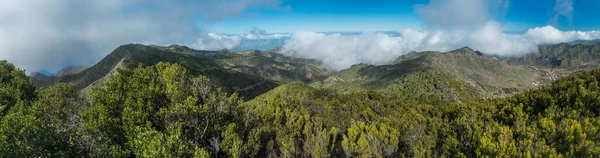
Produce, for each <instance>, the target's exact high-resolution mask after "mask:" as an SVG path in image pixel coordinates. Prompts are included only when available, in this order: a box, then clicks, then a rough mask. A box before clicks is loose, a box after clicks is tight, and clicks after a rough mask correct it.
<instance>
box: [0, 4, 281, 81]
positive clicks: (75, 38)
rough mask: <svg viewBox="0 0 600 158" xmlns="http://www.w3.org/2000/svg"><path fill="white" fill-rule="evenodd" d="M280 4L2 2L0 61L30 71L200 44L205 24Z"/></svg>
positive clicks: (54, 70) (275, 6) (0, 5)
mask: <svg viewBox="0 0 600 158" xmlns="http://www.w3.org/2000/svg"><path fill="white" fill-rule="evenodd" d="M280 4H281V1H280V0H206V1H187V0H177V1H162V0H144V1H140V0H100V1H79V0H43V1H38V0H0V19H2V20H1V21H0V59H4V60H9V61H11V62H13V63H14V64H15V65H17V66H18V67H21V68H24V69H26V70H27V71H28V72H34V71H40V70H46V71H50V72H56V71H57V70H59V69H60V68H62V67H64V66H66V65H89V64H91V63H95V62H97V61H98V60H100V59H101V58H103V57H104V56H105V55H107V54H108V53H109V52H110V51H112V50H113V49H114V48H116V47H117V46H119V45H122V44H127V43H142V44H157V45H170V44H174V43H177V44H186V45H192V44H194V43H197V42H196V41H198V38H199V37H200V38H202V37H210V35H209V36H201V32H203V31H202V30H200V29H198V26H197V25H198V24H196V22H197V21H198V19H197V17H198V16H200V17H205V19H207V21H209V20H218V19H221V18H225V17H228V16H233V15H238V14H243V13H246V12H248V10H250V9H256V8H270V9H285V8H286V7H282V6H280Z"/></svg>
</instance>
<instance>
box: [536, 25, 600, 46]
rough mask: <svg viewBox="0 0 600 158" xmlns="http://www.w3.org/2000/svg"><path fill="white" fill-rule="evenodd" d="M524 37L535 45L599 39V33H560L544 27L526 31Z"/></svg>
mask: <svg viewBox="0 0 600 158" xmlns="http://www.w3.org/2000/svg"><path fill="white" fill-rule="evenodd" d="M525 36H526V37H528V38H530V39H532V40H534V42H536V43H561V42H570V41H575V40H594V39H600V31H560V30H558V29H556V28H554V27H552V26H544V27H536V28H533V29H529V30H527V32H526V33H525Z"/></svg>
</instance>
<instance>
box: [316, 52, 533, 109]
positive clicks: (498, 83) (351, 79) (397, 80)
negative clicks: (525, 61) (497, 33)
mask: <svg viewBox="0 0 600 158" xmlns="http://www.w3.org/2000/svg"><path fill="white" fill-rule="evenodd" d="M540 81H542V73H541V72H540V71H536V70H533V69H528V68H524V67H520V66H514V65H510V64H508V63H506V62H504V61H498V60H495V59H492V58H490V57H487V56H484V55H483V54H482V53H481V52H478V51H474V50H473V49H471V48H468V47H465V48H461V49H457V50H454V51H450V52H446V53H442V52H421V53H416V52H413V53H409V54H407V55H404V56H401V57H399V58H398V59H397V60H396V61H394V62H391V63H390V64H388V65H377V66H375V65H367V64H358V65H354V66H352V67H351V68H349V69H345V70H342V71H340V72H338V73H336V74H333V75H331V76H330V77H328V78H325V79H322V80H320V81H316V82H313V83H312V85H313V86H315V87H325V88H331V89H338V90H339V91H341V92H354V91H360V90H364V89H376V90H381V91H383V92H386V93H388V94H389V95H393V96H397V97H406V98H413V99H417V98H418V99H425V100H447V101H458V102H460V101H466V100H471V99H476V98H491V97H498V96H509V95H512V94H515V93H518V92H521V91H523V90H525V89H528V88H533V87H535V86H536V83H538V82H540Z"/></svg>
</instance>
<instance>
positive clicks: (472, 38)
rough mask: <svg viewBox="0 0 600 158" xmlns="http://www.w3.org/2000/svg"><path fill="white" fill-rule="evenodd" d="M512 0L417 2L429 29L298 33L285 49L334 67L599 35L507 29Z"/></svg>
mask: <svg viewBox="0 0 600 158" xmlns="http://www.w3.org/2000/svg"><path fill="white" fill-rule="evenodd" d="M509 5H510V1H509V0H487V1H486V0H431V2H430V3H429V4H427V5H417V6H415V12H417V13H418V14H419V15H421V17H422V19H423V21H424V22H425V23H426V24H427V26H428V29H426V30H422V31H416V30H412V29H405V30H400V31H398V33H399V34H400V35H391V34H385V33H374V32H365V33H363V34H361V35H350V36H349V35H341V34H324V33H316V32H298V33H296V34H294V35H293V36H292V37H291V38H290V39H287V40H286V42H285V44H284V46H283V47H284V48H285V49H284V50H283V53H286V54H290V55H295V56H301V57H306V58H312V59H318V60H321V61H323V63H324V64H325V66H327V67H328V68H330V69H332V70H341V69H344V68H348V67H350V66H351V65H353V64H356V63H368V64H385V63H387V62H389V61H392V60H394V59H395V58H397V57H398V56H400V55H402V54H405V53H408V52H410V51H450V50H453V49H457V48H461V47H464V46H468V47H471V48H473V49H476V50H480V51H482V52H484V53H486V54H490V55H499V56H519V55H523V54H527V53H532V52H537V45H538V44H554V43H561V42H570V41H574V40H593V39H600V32H599V31H561V30H558V29H556V28H554V27H552V26H544V27H536V28H532V29H529V30H527V32H525V33H523V34H506V33H504V32H503V30H502V26H501V24H499V23H498V22H496V21H495V20H493V19H494V17H497V16H503V15H502V14H505V13H506V11H507V10H508V7H509ZM556 5H557V6H556V7H555V8H554V11H555V12H556V15H557V16H567V17H569V16H570V15H572V10H573V8H572V1H570V0H557V4H556Z"/></svg>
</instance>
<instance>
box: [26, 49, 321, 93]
mask: <svg viewBox="0 0 600 158" xmlns="http://www.w3.org/2000/svg"><path fill="white" fill-rule="evenodd" d="M256 52H257V53H252V54H243V53H233V52H228V51H200V50H193V49H190V48H188V47H185V46H177V45H173V46H169V47H160V46H145V45H140V44H129V45H123V46H120V47H118V48H117V49H115V50H114V51H113V52H112V53H110V54H109V55H108V56H106V57H105V58H104V59H102V60H101V61H100V62H98V63H97V64H96V65H94V66H92V67H90V68H88V69H86V70H83V71H81V72H80V73H76V74H67V75H64V76H53V77H48V76H46V77H44V76H39V75H36V76H38V77H36V76H32V79H31V80H32V82H34V85H52V84H56V83H59V82H69V83H73V84H74V85H75V88H76V89H77V90H83V91H87V90H89V87H90V85H92V84H101V83H102V81H103V80H104V79H105V78H107V77H108V76H110V74H111V73H113V72H115V70H116V69H118V68H120V67H123V66H129V67H131V66H137V65H138V64H143V65H154V64H156V63H158V62H171V63H178V64H180V65H182V66H184V67H186V68H187V69H188V71H189V72H190V73H191V74H192V75H204V76H207V77H209V78H211V79H213V82H214V83H215V84H217V85H219V86H220V87H223V88H225V90H226V91H228V92H238V93H240V95H242V96H244V97H246V98H248V99H249V98H253V97H254V96H257V95H259V94H262V93H264V92H266V91H268V90H270V89H272V88H274V87H276V86H277V85H278V84H279V83H282V82H294V81H297V82H307V81H310V80H311V79H312V78H314V77H316V76H320V75H324V74H326V73H327V71H326V70H325V69H324V68H322V67H321V66H320V64H319V63H318V62H316V61H314V60H306V59H302V60H299V59H293V58H291V57H286V56H283V55H279V54H276V53H273V52H261V51H256ZM48 78H51V79H50V81H48Z"/></svg>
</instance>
